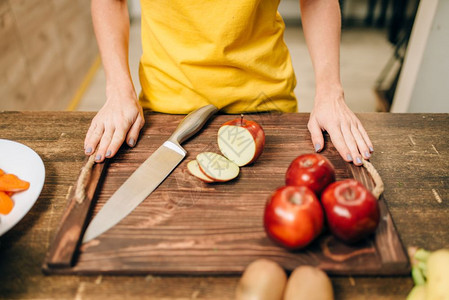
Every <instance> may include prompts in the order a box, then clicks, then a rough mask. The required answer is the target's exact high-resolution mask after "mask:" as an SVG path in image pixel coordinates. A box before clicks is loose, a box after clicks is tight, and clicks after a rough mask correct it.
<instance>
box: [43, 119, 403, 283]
mask: <svg viewBox="0 0 449 300" xmlns="http://www.w3.org/2000/svg"><path fill="white" fill-rule="evenodd" d="M183 117H184V116H173V115H159V114H157V115H151V117H150V119H149V122H148V123H147V125H146V126H145V128H144V129H143V130H142V132H141V138H140V140H139V142H138V144H137V146H136V147H135V148H134V149H130V148H128V147H127V146H124V147H122V149H121V150H120V151H119V153H118V154H117V155H116V157H115V158H113V159H111V160H110V161H109V163H108V164H97V165H95V166H94V168H93V172H92V174H91V176H90V177H89V180H88V182H87V194H86V197H85V198H84V199H83V200H82V201H81V200H79V199H78V200H77V199H75V198H76V197H74V193H72V197H71V200H70V201H69V203H68V205H67V209H66V211H65V213H64V216H63V218H62V221H61V224H60V228H59V232H58V234H57V235H56V237H55V240H54V242H53V243H52V245H51V247H50V249H49V252H48V255H47V258H46V261H45V262H44V265H43V271H44V272H46V273H49V274H53V273H58V274H61V273H63V274H148V273H151V274H238V273H241V272H242V271H243V270H244V269H245V267H246V266H247V265H248V264H249V263H250V262H252V261H254V260H256V259H258V258H266V259H271V260H273V261H276V262H278V263H279V264H280V265H281V266H283V267H284V268H285V269H286V270H293V269H294V268H296V267H297V266H299V265H302V264H309V265H314V266H318V267H320V268H322V269H324V270H325V271H327V272H328V273H330V274H352V275H355V274H368V275H382V274H384V275H387V274H388V275H391V274H408V273H409V271H410V267H409V262H408V258H407V255H406V252H405V251H404V248H403V246H402V244H401V241H400V238H399V236H398V233H397V231H396V229H395V226H394V223H393V220H392V218H391V215H390V214H389V211H388V208H387V206H386V199H384V198H383V197H381V199H380V207H381V214H382V217H381V223H380V225H379V227H378V230H377V232H376V234H375V235H374V236H372V237H370V238H368V239H366V240H364V241H363V242H361V243H359V244H357V245H352V246H347V245H345V244H343V243H341V242H339V241H338V240H336V239H334V238H333V237H332V236H331V235H330V234H329V233H328V232H325V233H323V234H322V235H321V236H320V238H318V239H317V240H316V241H315V242H314V243H313V244H312V245H310V246H309V247H307V248H306V249H304V250H301V251H293V252H292V251H288V250H285V249H283V248H282V247H279V246H278V245H276V244H274V243H273V242H272V241H271V240H270V239H268V238H267V236H266V234H265V232H264V228H263V220H262V219H263V218H262V217H263V211H264V205H265V202H266V200H267V198H268V196H269V195H270V193H271V192H273V191H274V190H275V189H276V188H277V187H280V186H282V185H284V174H285V171H286V170H287V167H288V166H289V164H290V162H291V161H292V160H293V159H294V158H295V157H297V156H298V155H300V154H304V153H310V152H312V151H313V148H312V143H311V140H310V134H309V132H308V130H307V127H306V124H307V119H306V118H307V116H305V115H299V114H280V113H265V114H252V115H247V118H248V119H252V120H255V121H257V122H259V123H260V124H261V125H262V127H263V128H264V130H265V134H266V145H265V149H264V152H263V154H262V155H261V157H260V158H259V160H258V161H257V162H256V163H255V164H253V165H251V166H246V167H243V168H242V169H241V173H240V175H239V177H238V178H237V179H235V180H233V181H231V182H227V183H214V184H206V183H203V182H202V181H199V180H198V179H196V178H194V177H192V176H191V175H190V174H189V173H188V171H187V169H186V164H187V162H189V161H190V160H192V159H194V158H195V156H196V155H197V154H198V153H200V152H203V151H214V152H217V153H219V150H218V146H217V142H216V139H217V131H218V128H219V127H220V125H221V124H222V123H224V122H225V121H228V120H230V119H233V118H234V117H235V116H229V115H217V116H215V117H213V118H212V120H211V121H210V122H209V123H208V124H206V126H205V127H204V129H203V130H202V131H201V132H200V133H199V134H198V135H197V136H195V137H193V138H192V139H190V140H189V141H187V142H185V143H184V145H183V146H184V148H185V149H186V150H187V152H188V154H187V156H186V158H185V159H184V161H183V162H182V163H181V164H180V165H179V166H178V167H177V168H176V169H175V170H174V172H173V173H172V174H171V175H170V176H169V177H168V178H167V179H166V180H165V181H164V182H163V183H162V184H161V185H160V186H159V187H158V189H157V190H156V191H155V192H153V193H152V194H151V195H150V196H149V197H148V198H147V199H146V200H145V201H144V202H142V203H141V204H140V205H139V206H138V207H137V208H136V209H135V210H134V211H133V212H132V213H131V214H130V215H128V216H127V217H126V218H125V219H123V220H122V221H121V222H120V223H119V224H118V225H116V226H115V227H113V228H112V229H110V230H109V231H107V232H106V233H104V234H103V235H101V236H99V237H98V238H97V239H95V240H93V241H91V242H89V243H87V244H84V245H80V243H79V241H80V239H81V233H82V231H83V230H84V228H85V226H86V224H87V222H89V221H90V219H91V217H92V216H93V215H95V214H96V213H97V212H98V211H99V209H100V208H101V207H102V206H103V205H104V203H105V202H106V200H107V199H108V198H109V197H110V196H111V195H112V193H113V192H114V191H115V190H116V189H117V188H118V187H119V186H120V185H121V184H122V183H123V182H124V181H125V179H126V178H127V177H128V176H129V175H130V174H131V173H132V172H133V171H134V170H135V169H136V168H137V167H138V166H139V165H140V164H141V163H142V162H143V161H144V160H145V159H146V158H147V157H148V156H149V155H150V154H151V153H153V152H154V151H155V150H156V149H157V148H158V147H159V146H160V145H161V144H162V143H163V142H164V141H165V140H166V139H167V138H168V137H169V136H170V135H171V133H172V132H173V131H174V130H175V128H176V126H177V125H178V123H179V122H180V121H181V120H182V118H183ZM322 154H323V155H325V156H326V157H327V158H328V159H329V160H330V161H331V162H332V163H333V164H334V166H335V168H336V174H337V180H341V179H346V178H356V179H358V180H359V181H361V182H363V183H364V184H365V185H366V186H367V187H369V188H371V189H372V187H373V182H372V180H371V177H370V176H369V175H368V173H367V172H366V170H365V169H364V168H362V167H354V166H353V165H352V164H348V163H346V162H344V161H343V160H342V159H341V158H340V156H339V154H338V152H337V151H336V149H335V148H334V147H333V146H332V144H331V143H330V141H329V139H328V137H327V136H326V149H325V150H324V151H323V152H322ZM123 201H126V199H123ZM91 203H92V204H91ZM86 215H87V217H86Z"/></svg>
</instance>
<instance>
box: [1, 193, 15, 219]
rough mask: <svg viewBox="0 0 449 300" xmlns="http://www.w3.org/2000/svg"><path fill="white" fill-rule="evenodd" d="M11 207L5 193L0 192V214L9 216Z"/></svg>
mask: <svg viewBox="0 0 449 300" xmlns="http://www.w3.org/2000/svg"><path fill="white" fill-rule="evenodd" d="M13 207H14V202H13V201H12V199H11V198H10V197H9V196H8V195H7V194H6V193H5V192H0V214H2V215H7V214H9V213H10V211H11V210H12V208H13Z"/></svg>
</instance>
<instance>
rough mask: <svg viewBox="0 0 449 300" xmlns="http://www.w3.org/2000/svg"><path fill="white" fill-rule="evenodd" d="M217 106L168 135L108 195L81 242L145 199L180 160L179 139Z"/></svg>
mask: <svg viewBox="0 0 449 300" xmlns="http://www.w3.org/2000/svg"><path fill="white" fill-rule="evenodd" d="M217 111H218V109H217V108H216V107H215V106H214V105H212V104H210V105H206V106H203V107H201V108H199V109H197V110H195V111H193V112H191V113H190V114H188V115H187V116H186V117H185V118H184V120H182V121H181V123H180V124H179V125H178V127H177V128H176V130H175V131H174V132H173V134H172V135H171V136H170V138H169V139H168V140H167V141H166V142H164V143H163V144H162V145H161V146H160V147H159V148H158V149H157V150H156V151H155V152H154V153H153V154H152V155H150V157H148V158H147V159H146V160H145V161H144V162H143V163H142V164H141V165H140V166H139V167H138V168H137V169H136V170H135V171H134V173H132V174H131V176H130V177H129V178H128V179H127V180H126V181H125V182H124V183H123V184H122V185H121V186H120V187H119V188H118V190H117V191H115V193H114V194H113V195H112V196H111V198H109V199H108V200H107V201H106V203H105V204H104V206H103V207H102V208H101V209H100V211H99V212H98V214H97V215H96V216H95V217H94V218H93V219H92V221H91V222H90V224H89V225H88V227H87V229H86V231H85V233H84V236H83V243H86V242H89V241H91V240H92V239H94V238H96V237H98V236H99V235H101V234H102V233H104V232H106V231H107V230H109V229H110V228H112V227H113V226H115V225H116V224H117V223H119V222H120V221H121V220H122V219H123V218H125V217H126V216H127V215H128V214H130V213H131V212H132V211H133V210H134V209H135V208H136V207H137V206H138V205H139V204H140V203H141V202H142V201H143V200H145V199H146V198H147V197H148V196H149V195H150V194H151V193H152V192H153V191H154V190H155V189H156V188H157V187H158V186H159V185H160V184H161V183H162V182H163V181H164V180H165V178H166V177H167V176H168V175H170V173H171V172H172V171H173V170H174V169H175V168H176V166H177V165H178V164H179V163H180V162H181V161H182V160H183V159H184V157H185V156H186V154H187V151H185V150H184V148H182V147H181V144H182V142H184V141H185V140H187V139H188V138H190V137H191V136H193V135H194V134H196V133H197V132H198V131H199V130H200V129H201V128H202V127H203V126H204V124H205V123H206V122H207V120H208V119H209V118H210V117H211V116H212V115H213V114H215V113H216V112H217Z"/></svg>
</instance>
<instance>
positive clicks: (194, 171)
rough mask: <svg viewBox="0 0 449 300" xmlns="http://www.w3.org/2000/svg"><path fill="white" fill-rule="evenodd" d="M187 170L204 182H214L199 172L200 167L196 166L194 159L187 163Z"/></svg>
mask: <svg viewBox="0 0 449 300" xmlns="http://www.w3.org/2000/svg"><path fill="white" fill-rule="evenodd" d="M187 170H188V171H189V173H190V174H191V175H193V176H195V177H196V178H198V179H200V180H202V181H204V182H214V181H213V180H212V179H210V178H209V177H207V176H206V175H205V174H204V173H203V172H202V171H201V170H200V166H199V165H198V162H197V161H196V160H195V159H194V160H191V161H189V162H188V163H187Z"/></svg>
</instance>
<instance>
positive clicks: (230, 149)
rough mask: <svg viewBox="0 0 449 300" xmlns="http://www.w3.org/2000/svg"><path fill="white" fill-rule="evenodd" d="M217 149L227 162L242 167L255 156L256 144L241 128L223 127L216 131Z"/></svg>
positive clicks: (247, 131)
mask: <svg viewBox="0 0 449 300" xmlns="http://www.w3.org/2000/svg"><path fill="white" fill-rule="evenodd" d="M218 147H219V148H220V151H221V153H223V155H224V156H226V157H227V158H228V159H229V160H231V161H233V162H234V163H236V164H237V165H238V166H240V167H242V166H244V165H247V164H249V163H251V162H252V161H253V160H254V159H255V156H256V142H255V141H254V137H253V135H252V134H251V132H249V130H248V129H246V128H244V127H241V126H233V125H224V126H222V127H220V129H219V130H218Z"/></svg>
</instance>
